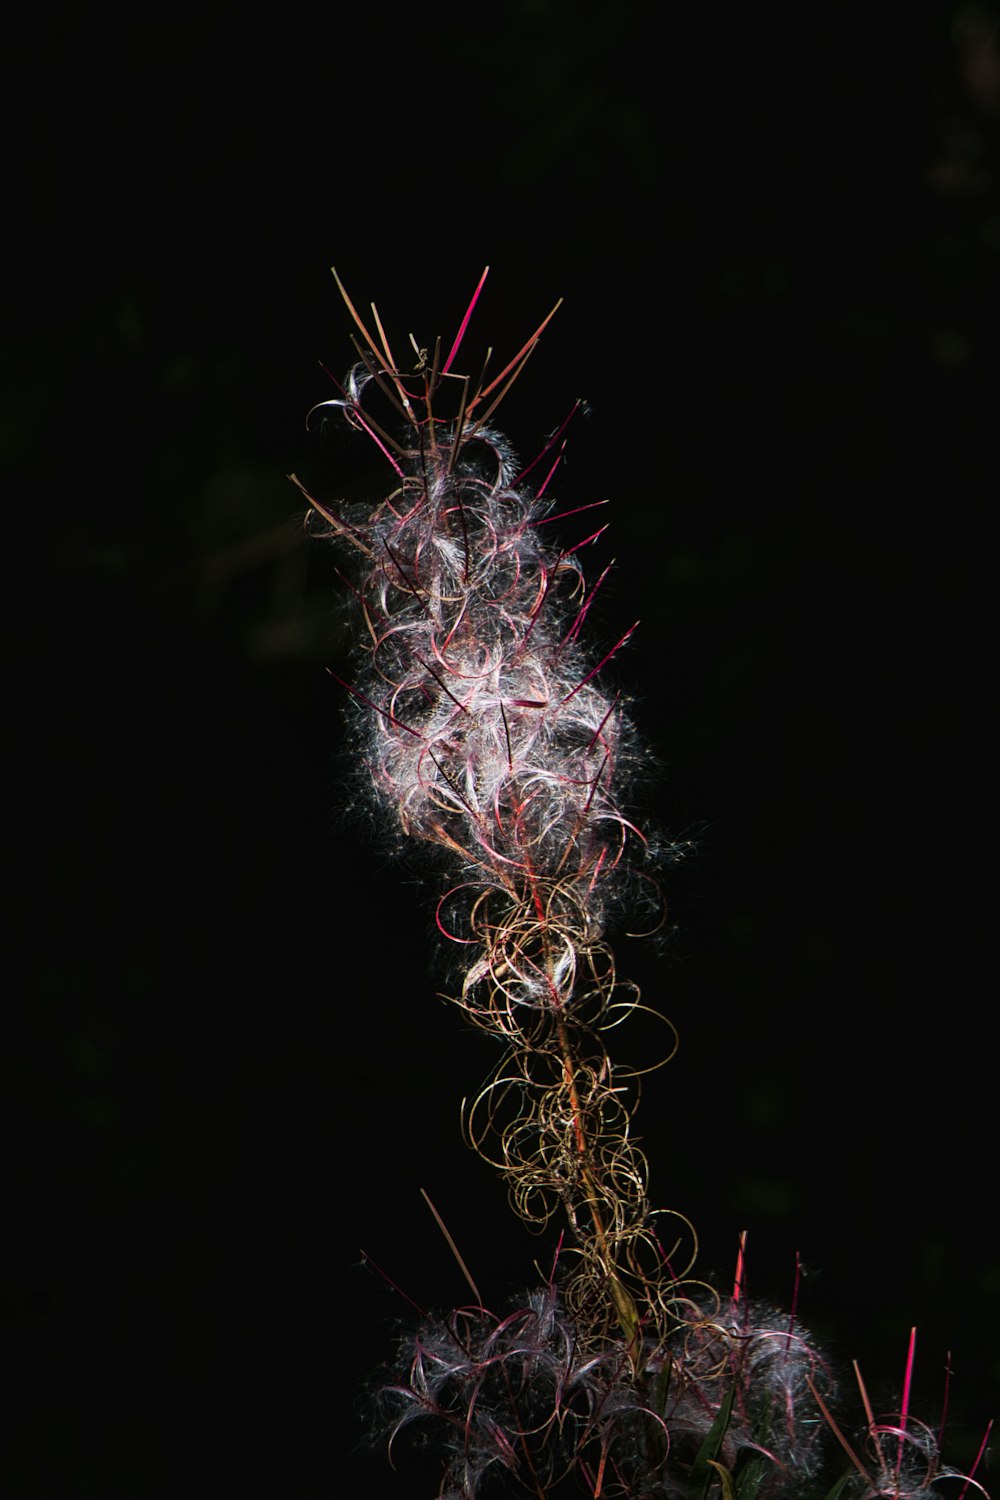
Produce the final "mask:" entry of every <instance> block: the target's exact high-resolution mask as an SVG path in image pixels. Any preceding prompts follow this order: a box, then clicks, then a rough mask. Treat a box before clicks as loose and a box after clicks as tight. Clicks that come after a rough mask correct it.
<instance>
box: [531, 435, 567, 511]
mask: <svg viewBox="0 0 1000 1500" xmlns="http://www.w3.org/2000/svg"><path fill="white" fill-rule="evenodd" d="M564 448H565V444H564V445H563V448H560V449H559V452H558V453H557V454H556V456H555V458H554V459H553V460H552V467H551V468H550V469H549V472H548V473H547V474H546V476H545V478H544V479H543V480H542V482H541V484H540V485H539V486H538V489H537V491H536V495H535V498H536V499H537V500H540V499H541V498H542V496H543V495H544V494H545V491H546V490H547V489H548V487H549V480H550V479H551V478H552V476H553V474H554V473H555V472H556V470H557V469H558V467H559V465H560V464H561V463H562V458H563V450H564Z"/></svg>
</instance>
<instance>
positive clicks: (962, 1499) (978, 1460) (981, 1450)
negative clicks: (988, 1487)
mask: <svg viewBox="0 0 1000 1500" xmlns="http://www.w3.org/2000/svg"><path fill="white" fill-rule="evenodd" d="M992 1431H993V1418H992V1417H991V1418H990V1420H989V1421H988V1422H987V1424H986V1431H985V1432H984V1433H983V1440H982V1442H981V1443H980V1444H979V1452H978V1453H977V1454H976V1461H975V1463H974V1464H973V1465H972V1468H971V1469H970V1470H969V1476H968V1478H967V1479H966V1481H965V1484H964V1485H963V1486H962V1493H961V1494H960V1495H959V1497H958V1500H965V1492H966V1490H967V1489H968V1488H969V1485H970V1484H971V1483H972V1481H973V1480H974V1479H975V1477H976V1470H977V1469H978V1468H979V1465H980V1463H981V1462H982V1458H983V1454H984V1453H985V1452H986V1444H987V1443H988V1442H989V1440H990V1433H991V1432H992ZM979 1488H980V1489H981V1488H982V1486H981V1485H980V1486H979Z"/></svg>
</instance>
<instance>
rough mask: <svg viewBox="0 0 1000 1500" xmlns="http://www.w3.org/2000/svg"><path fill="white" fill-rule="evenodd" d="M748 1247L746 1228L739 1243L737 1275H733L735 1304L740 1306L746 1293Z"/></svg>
mask: <svg viewBox="0 0 1000 1500" xmlns="http://www.w3.org/2000/svg"><path fill="white" fill-rule="evenodd" d="M746 1248H747V1232H746V1230H745V1229H744V1230H742V1231H741V1233H740V1245H739V1249H738V1250H737V1252H736V1275H735V1276H734V1277H733V1306H734V1307H739V1305H740V1303H741V1301H742V1300H743V1293H744V1286H743V1279H744V1276H745V1274H746Z"/></svg>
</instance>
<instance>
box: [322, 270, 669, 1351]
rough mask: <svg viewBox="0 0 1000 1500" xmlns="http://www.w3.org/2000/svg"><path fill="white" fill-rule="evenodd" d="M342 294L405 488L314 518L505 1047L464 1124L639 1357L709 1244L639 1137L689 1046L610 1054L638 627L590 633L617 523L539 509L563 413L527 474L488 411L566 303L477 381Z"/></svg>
mask: <svg viewBox="0 0 1000 1500" xmlns="http://www.w3.org/2000/svg"><path fill="white" fill-rule="evenodd" d="M481 285H482V283H480V287H481ZM341 290H342V291H343V288H341ZM344 296H345V301H346V302H347V306H348V308H349V310H350V312H351V314H352V317H353V318H354V321H355V324H356V327H357V330H358V333H359V334H360V340H356V346H357V348H358V352H359V355H360V362H359V364H358V365H356V366H355V368H354V369H353V370H352V371H351V373H350V374H349V375H348V377H347V380H346V382H345V385H344V386H343V387H342V388H341V389H340V393H339V395H338V396H337V397H336V398H334V399H332V400H331V401H328V402H324V403H322V405H323V406H325V407H334V408H337V409H338V410H339V411H340V412H341V413H342V415H343V416H344V418H345V419H346V421H347V422H348V423H349V424H350V425H352V426H354V427H355V428H357V429H359V430H361V431H363V432H365V433H366V434H367V435H368V436H369V437H370V438H371V439H372V441H373V442H374V443H375V444H376V445H377V446H378V448H379V449H380V450H381V452H382V454H383V455H384V457H385V459H386V460H387V462H388V463H389V465H390V467H391V468H392V470H393V471H394V474H395V476H396V480H395V482H394V484H393V487H392V490H391V493H390V494H389V496H388V497H387V498H386V499H385V500H383V501H381V502H380V503H378V504H376V505H374V506H373V507H367V508H365V507H353V508H345V509H343V510H338V511H334V510H332V509H330V508H329V507H327V506H326V505H324V504H322V503H321V502H319V501H318V500H316V499H314V498H313V497H312V496H309V495H308V494H307V495H306V498H307V499H308V500H309V504H310V507H311V511H312V516H313V519H314V529H315V527H318V529H319V530H320V532H321V533H322V534H324V535H326V536H329V537H332V538H334V539H336V540H339V541H340V542H341V543H344V544H346V545H347V546H349V547H350V548H353V550H354V552H355V554H356V557H357V559H358V562H359V571H358V575H357V579H356V582H355V584H354V585H352V586H353V587H354V588H355V592H356V594H357V597H358V599H359V601H360V605H361V610H362V615H363V620H364V634H363V636H362V637H361V640H360V642H359V646H358V654H359V658H360V662H359V670H358V674H357V679H358V685H357V686H355V687H352V688H351V692H352V694H353V696H354V708H355V711H356V713H355V719H356V725H357V729H358V734H359V738H360V739H361V742H362V743H363V745H364V747H365V748H364V756H365V762H366V765H367V769H368V773H369V777H370V782H371V786H372V788H373V790H374V793H375V796H376V799H377V800H378V802H379V803H380V805H381V806H382V807H383V808H384V809H386V810H387V811H389V813H390V814H391V816H392V818H393V820H394V822H395V826H396V828H397V829H398V831H399V833H400V835H401V836H403V837H405V838H410V839H415V840H418V841H421V842H423V843H426V844H428V845H431V846H433V847H435V848H436V849H438V850H439V851H441V852H443V853H444V854H445V855H446V856H447V858H448V859H449V860H450V861H451V863H452V865H453V867H454V868H456V869H457V871H458V876H457V880H456V883H455V884H454V885H453V886H452V887H451V888H450V889H449V890H448V891H447V892H446V894H445V895H444V896H443V897H442V898H441V901H440V903H439V906H438V912H437V923H438V927H439V929H440V930H441V932H442V934H443V935H444V936H445V937H446V938H448V939H449V940H450V942H451V943H453V944H454V945H455V951H456V952H457V953H460V954H461V955H462V965H461V967H462V971H463V972H462V978H461V984H460V987H459V989H458V992H457V994H455V995H454V996H452V997H451V998H453V999H454V1001H455V1003H456V1004H457V1005H458V1006H459V1007H460V1008H461V1009H462V1010H463V1012H464V1013H465V1014H466V1016H467V1017H468V1018H469V1019H470V1020H471V1021H472V1022H473V1023H474V1024H475V1025H476V1026H477V1027H479V1028H481V1029H482V1030H483V1031H485V1032H487V1033H489V1034H491V1035H493V1036H494V1037H495V1038H496V1039H497V1040H498V1042H499V1043H500V1044H501V1045H502V1048H503V1051H502V1054H501V1057H500V1060H499V1061H498V1063H497V1065H496V1067H495V1068H494V1070H493V1073H492V1075H491V1077H490V1079H489V1080H488V1081H487V1082H486V1084H485V1085H484V1086H483V1088H482V1089H481V1090H480V1091H479V1093H478V1094H476V1095H475V1096H474V1097H473V1098H472V1100H471V1102H470V1103H468V1105H467V1107H465V1108H464V1115H463V1128H464V1131H465V1135H466V1138H467V1140H468V1141H469V1143H470V1144H471V1145H472V1146H473V1147H474V1148H475V1149H476V1150H477V1151H478V1152H479V1153H480V1154H481V1155H482V1156H483V1157H484V1158H485V1159H486V1160H487V1161H489V1162H491V1163H492V1164H493V1165H494V1166H495V1167H496V1168H497V1169H498V1170H499V1171H500V1172H501V1173H502V1175H503V1177H504V1178H505V1180H506V1183H507V1187H508V1192H509V1197H510V1202H511V1205H512V1207H513V1208H514V1210H515V1212H516V1213H517V1214H518V1215H519V1216H520V1217H521V1219H522V1220H523V1221H524V1222H525V1223H526V1224H528V1225H529V1226H530V1227H532V1228H534V1229H536V1230H541V1229H542V1228H544V1227H545V1226H546V1225H548V1224H549V1223H550V1222H551V1221H552V1219H553V1217H554V1216H555V1215H556V1214H561V1215H563V1216H564V1218H565V1221H566V1223H567V1224H568V1226H569V1228H570V1230H571V1235H572V1244H571V1245H570V1246H569V1247H568V1248H567V1250H566V1254H565V1260H564V1282H563V1285H562V1295H563V1296H564V1298H565V1301H566V1303H567V1306H568V1307H569V1309H570V1310H571V1311H572V1312H573V1313H574V1315H575V1316H576V1317H577V1319H578V1323H579V1328H580V1330H581V1336H582V1337H583V1338H584V1340H585V1341H586V1340H590V1341H592V1342H593V1343H594V1344H595V1345H597V1344H600V1343H601V1342H602V1341H604V1342H606V1341H607V1339H608V1338H609V1336H611V1335H612V1333H613V1332H614V1330H615V1328H617V1329H618V1330H619V1331H620V1333H621V1334H622V1335H624V1339H625V1346H626V1349H627V1351H628V1355H629V1359H630V1361H631V1363H632V1365H633V1367H637V1366H638V1364H639V1362H640V1359H644V1358H648V1351H649V1350H651V1349H656V1348H657V1347H662V1345H663V1342H664V1340H665V1339H666V1338H667V1337H668V1335H669V1334H670V1332H671V1331H672V1330H673V1329H674V1328H676V1326H677V1325H678V1322H682V1321H683V1320H684V1316H685V1314H684V1308H685V1305H686V1304H685V1301H684V1292H683V1286H684V1283H685V1278H687V1277H688V1275H689V1273H690V1269H691V1264H692V1262H693V1256H694V1248H695V1242H694V1233H693V1230H692V1229H691V1227H690V1225H689V1224H688V1223H687V1221H686V1220H684V1219H683V1218H682V1217H681V1216H680V1215H676V1214H664V1213H660V1212H654V1211H653V1210H652V1209H651V1207H650V1204H649V1200H648V1188H647V1184H648V1169H647V1163H646V1158H645V1156H644V1154H643V1152H642V1150H641V1149H640V1148H639V1145H638V1144H637V1141H636V1139H635V1136H634V1131H633V1116H634V1111H635V1107H636V1104H637V1102H638V1096H639V1079H640V1076H641V1074H642V1073H644V1072H647V1071H649V1070H650V1067H657V1066H660V1065H661V1063H662V1062H663V1061H666V1060H667V1059H668V1058H669V1057H670V1056H672V1055H673V1052H674V1050H675V1046H676V1037H675V1035H674V1033H673V1029H672V1028H670V1027H669V1026H668V1039H667V1042H666V1044H665V1046H664V1049H663V1056H662V1058H660V1059H658V1060H656V1061H654V1062H653V1063H652V1064H650V1065H648V1066H646V1067H643V1068H639V1069H628V1068H626V1067H623V1066H621V1065H618V1064H616V1063H614V1062H613V1061H612V1058H611V1055H610V1051H609V1048H608V1036H609V1033H611V1032H612V1031H615V1030H616V1029H617V1028H618V1027H619V1026H621V1025H622V1023H623V1022H624V1021H626V1020H627V1019H629V1017H631V1016H635V1015H638V1014H649V1015H653V1014H655V1013H654V1012H652V1011H650V1010H649V1009H648V1007H646V1006H644V1005H643V1004H642V1003H641V1000H640V996H639V992H638V990H637V988H636V987H635V986H634V985H632V984H630V983H629V982H627V981H623V980H621V979H620V978H619V977H618V974H617V971H616V965H615V959H614V954H613V952H612V949H611V947H610V945H609V943H608V940H607V938H606V935H605V934H606V929H607V920H608V913H609V911H610V910H611V909H612V907H614V906H616V905H620V904H621V902H622V898H623V895H625V894H626V893H628V892H629V891H630V890H632V889H633V888H634V887H635V885H636V882H637V872H638V866H639V864H640V863H641V861H642V860H643V858H645V857H646V856H647V854H648V850H647V841H646V839H645V837H644V836H643V834H641V833H640V831H639V830H638V829H637V828H636V827H635V825H634V824H633V823H632V822H631V820H630V819H629V818H628V817H627V816H626V815H625V813H624V811H623V799H624V789H625V787H626V785H627V783H628V781H629V779H630V778H632V777H634V776H635V775H636V773H637V771H638V770H640V769H641V766H642V763H643V756H642V752H641V750H640V749H639V748H638V746H637V742H636V737H635V734H634V731H633V729H632V727H631V724H630V722H629V720H628V718H627V716H626V713H625V708H624V705H623V703H622V701H621V699H620V696H617V695H616V696H609V695H608V694H607V692H606V691H605V690H604V688H603V687H602V686H601V681H600V675H599V671H598V668H599V667H601V666H603V664H604V663H605V662H606V661H607V660H608V658H609V657H610V656H612V655H613V654H614V651H615V650H617V649H618V646H620V645H621V644H623V642H624V641H625V640H626V639H627V637H628V635H629V634H631V631H627V632H626V634H625V635H624V636H623V637H622V638H621V640H620V641H619V642H618V646H615V647H613V648H612V649H611V650H610V651H606V652H603V653H601V654H600V655H598V653H594V654H593V655H592V654H591V653H590V652H588V651H587V650H586V649H585V648H584V646H583V644H582V638H583V637H584V636H585V634H586V631H585V626H586V625H587V623H588V617H589V614H590V610H591V606H592V604H593V601H594V598H595V595H596V594H597V591H598V589H599V588H600V586H601V584H602V583H603V581H604V578H605V577H606V575H607V572H608V569H605V570H604V572H603V573H602V574H601V575H600V576H599V577H598V579H597V580H596V582H595V583H593V584H592V585H588V582H587V579H586V576H585V573H584V569H583V566H582V563H581V561H580V555H579V554H580V551H581V549H582V548H583V547H584V546H586V545H587V544H588V543H589V542H591V541H593V540H594V539H595V537H596V535H598V534H599V533H596V532H595V533H593V534H592V535H591V536H587V537H584V539H583V540H582V541H580V542H577V543H576V544H575V545H570V546H562V547H560V546H559V545H558V544H557V543H556V542H555V541H554V540H553V534H552V533H551V531H550V529H549V528H548V526H547V523H548V521H549V520H550V519H552V518H553V517H552V505H551V502H550V500H549V499H548V498H547V494H546V491H547V486H548V483H549V479H550V478H551V473H552V471H553V470H554V468H555V466H556V464H557V463H558V460H559V457H560V456H561V452H562V446H563V444H564V441H565V439H564V437H563V436H562V429H560V431H559V433H557V434H556V436H555V437H554V438H553V439H551V440H550V441H549V443H548V444H546V447H545V448H544V449H543V454H542V455H541V457H542V458H543V459H544V462H543V463H541V464H539V465H538V469H539V472H540V473H541V474H542V475H545V474H546V472H547V473H548V477H547V478H543V480H542V482H541V483H540V484H538V486H537V487H535V488H533V487H529V486H527V485H525V484H524V483H523V482H522V480H523V475H522V476H521V477H520V478H519V476H518V470H517V462H516V459H515V458H514V455H513V453H512V451H511V449H510V447H509V445H508V444H507V442H506V440H505V439H504V438H503V437H502V436H501V435H500V434H499V433H497V432H496V431H495V430H494V429H493V428H491V427H489V426H488V425H487V423H488V422H489V419H490V418H491V416H492V414H493V412H494V410H495V408H496V406H497V404H498V402H499V400H500V399H501V398H502V396H503V395H504V393H505V392H506V390H507V389H509V387H510V384H511V383H512V382H513V380H514V379H516V377H517V375H518V374H519V373H520V370H521V369H522V368H523V365H524V363H525V361H526V360H527V358H528V357H529V356H530V354H531V352H532V351H533V349H534V348H535V346H536V344H537V342H538V338H539V337H540V335H541V332H542V330H543V329H544V327H545V326H546V324H547V322H548V321H549V319H548V318H547V319H546V320H545V321H544V322H543V323H542V324H541V326H540V327H539V328H538V329H537V330H536V331H535V333H534V334H532V335H531V337H530V338H529V339H528V340H527V342H526V343H525V344H524V346H523V347H522V349H521V350H520V352H519V354H518V355H516V356H515V358H514V359H513V360H512V361H510V363H509V364H508V365H507V366H506V367H505V369H504V370H503V371H502V372H501V374H500V375H499V376H497V377H496V378H495V379H493V380H490V381H487V380H486V376H485V374H484V375H483V377H481V379H480V382H479V384H478V386H473V385H472V384H471V382H470V381H469V380H468V379H467V378H465V377H459V376H456V375H455V374H454V373H453V372H452V368H451V367H452V363H453V361H454V358H455V355H456V353H457V350H458V347H459V344H460V342H461V332H460V335H459V338H458V339H456V341H455V343H454V345H453V346H452V349H451V352H450V354H449V355H448V356H447V358H445V359H442V353H441V346H440V342H439V344H438V346H437V348H436V349H435V352H434V353H433V355H426V356H422V357H421V359H420V360H419V362H418V365H417V367H416V368H415V369H414V370H412V371H405V370H403V369H402V368H400V367H399V366H398V365H397V363H396V362H395V360H394V359H393V357H392V354H391V350H390V348H389V345H388V343H387V341H386V339H385V335H384V333H383V329H382V324H381V321H380V320H379V318H378V315H377V314H374V308H373V314H374V317H375V326H376V329H377V336H372V335H371V334H370V333H369V331H368V329H367V327H366V325H365V323H364V321H363V320H362V318H361V317H360V316H359V315H358V313H357V312H356V310H355V309H354V307H353V304H351V302H350V300H349V299H348V298H347V296H346V293H344ZM477 296H478V291H477ZM474 304H475V298H474V299H473V305H474ZM471 311H472V308H471V307H470V309H469V312H470V313H471ZM468 316H469V315H468V314H467V315H466V319H465V322H463V325H462V332H464V329H465V326H466V323H467V322H468ZM551 316H552V315H551V314H550V315H549V317H551ZM415 347H416V346H415ZM375 391H378V392H380V394H381V397H382V399H383V403H384V405H385V406H386V407H387V408H388V410H387V412H386V413H385V414H382V415H380V416H378V417H376V416H374V415H373V414H372V412H371V410H370V409H369V403H368V401H367V398H368V396H369V395H371V394H372V393H373V392H375ZM448 393H451V394H453V396H454V400H453V401H452V402H451V403H450V411H451V413H453V414H452V415H449V416H448V417H447V418H445V417H444V416H443V415H442V407H443V405H444V403H445V401H446V398H447V395H448ZM564 427H565V424H564ZM536 462H537V461H536ZM528 468H529V469H534V468H535V465H534V464H532V465H529V466H528ZM296 482H297V481H296ZM304 493H305V492H304ZM601 529H602V530H603V528H601ZM633 628H634V627H633ZM670 852H671V853H675V852H677V850H676V846H673V847H672V848H671V850H670ZM643 878H645V877H643V876H642V875H641V873H640V874H639V875H638V880H639V881H640V882H641V880H642V879H643ZM661 1019H662V1018H661ZM664 1024H665V1025H667V1024H668V1023H664ZM667 1226H672V1227H669V1228H668V1227H667ZM643 1351H646V1352H645V1353H643Z"/></svg>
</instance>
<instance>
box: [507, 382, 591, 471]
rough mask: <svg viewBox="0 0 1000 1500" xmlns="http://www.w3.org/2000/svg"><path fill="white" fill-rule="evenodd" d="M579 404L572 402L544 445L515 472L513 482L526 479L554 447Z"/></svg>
mask: <svg viewBox="0 0 1000 1500" xmlns="http://www.w3.org/2000/svg"><path fill="white" fill-rule="evenodd" d="M581 405H582V402H580V401H574V402H573V405H572V406H571V407H570V409H569V412H568V413H567V415H566V416H565V417H563V419H562V421H561V422H560V424H559V426H558V427H557V428H556V430H555V432H554V433H553V434H552V436H551V437H550V438H549V439H548V441H547V442H546V443H545V445H544V446H543V447H542V448H540V449H539V451H538V452H537V453H536V454H535V457H534V458H533V459H532V460H531V463H530V464H528V465H527V466H526V467H525V468H523V469H522V470H521V471H520V473H519V474H516V475H515V476H514V483H515V484H520V483H521V481H522V480H523V479H527V477H528V475H529V474H530V473H531V471H532V469H533V468H534V467H535V465H536V464H540V463H541V461H542V459H543V458H544V457H545V455H546V453H550V452H551V451H552V449H553V448H554V447H555V445H556V443H558V441H559V439H560V438H561V437H562V435H563V433H564V432H565V431H566V428H567V427H568V426H569V424H570V423H571V422H572V420H573V418H574V417H575V416H576V414H577V412H578V411H579V410H580V407H581Z"/></svg>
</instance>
